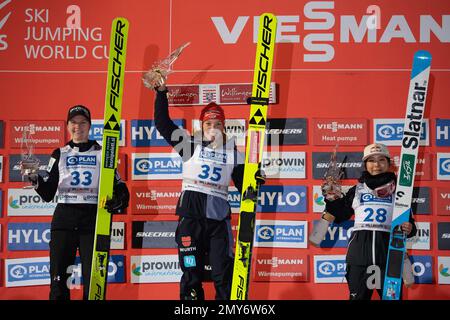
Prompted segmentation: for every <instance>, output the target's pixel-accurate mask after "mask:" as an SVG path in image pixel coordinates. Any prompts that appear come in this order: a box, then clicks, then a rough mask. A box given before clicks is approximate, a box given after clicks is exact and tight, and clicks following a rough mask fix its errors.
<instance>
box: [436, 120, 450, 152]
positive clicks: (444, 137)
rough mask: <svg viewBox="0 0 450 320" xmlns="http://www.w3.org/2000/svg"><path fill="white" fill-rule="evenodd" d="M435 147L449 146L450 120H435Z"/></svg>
mask: <svg viewBox="0 0 450 320" xmlns="http://www.w3.org/2000/svg"><path fill="white" fill-rule="evenodd" d="M436 146H437V147H449V146H450V119H436Z"/></svg>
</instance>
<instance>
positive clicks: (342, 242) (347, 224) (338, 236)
mask: <svg viewBox="0 0 450 320" xmlns="http://www.w3.org/2000/svg"><path fill="white" fill-rule="evenodd" d="M318 221H319V220H314V221H313V222H312V223H313V226H315V225H316V223H317V222H318ZM354 224H355V222H354V221H353V220H348V221H344V222H342V223H331V224H330V226H329V227H328V231H327V233H326V235H325V238H324V239H323V241H322V242H321V243H320V247H321V248H347V246H348V241H349V240H350V237H351V235H352V231H353V226H354Z"/></svg>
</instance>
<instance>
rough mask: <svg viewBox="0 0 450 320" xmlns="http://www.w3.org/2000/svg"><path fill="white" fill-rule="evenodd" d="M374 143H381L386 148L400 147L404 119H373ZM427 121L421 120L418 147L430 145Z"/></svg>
mask: <svg viewBox="0 0 450 320" xmlns="http://www.w3.org/2000/svg"><path fill="white" fill-rule="evenodd" d="M373 125H374V130H373V133H374V143H383V144H385V145H387V146H401V145H402V139H403V129H404V128H403V127H404V125H405V120H404V119H374V120H373ZM429 127H430V126H429V120H428V119H423V122H422V130H421V132H420V143H419V144H420V145H421V146H429V145H430V139H429V137H430V134H429Z"/></svg>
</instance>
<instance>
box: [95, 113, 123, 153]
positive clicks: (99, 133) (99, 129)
mask: <svg viewBox="0 0 450 320" xmlns="http://www.w3.org/2000/svg"><path fill="white" fill-rule="evenodd" d="M91 122H92V125H91V129H90V130H89V140H96V141H97V142H98V143H99V144H100V145H101V144H102V143H103V126H104V121H103V119H96V120H91ZM125 128H126V127H125V120H123V119H122V120H120V133H119V146H120V147H124V146H125Z"/></svg>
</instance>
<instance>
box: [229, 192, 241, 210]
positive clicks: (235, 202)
mask: <svg viewBox="0 0 450 320" xmlns="http://www.w3.org/2000/svg"><path fill="white" fill-rule="evenodd" d="M228 203H229V204H230V207H231V213H239V209H240V207H241V194H240V193H239V190H238V189H237V188H236V187H229V188H228Z"/></svg>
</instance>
